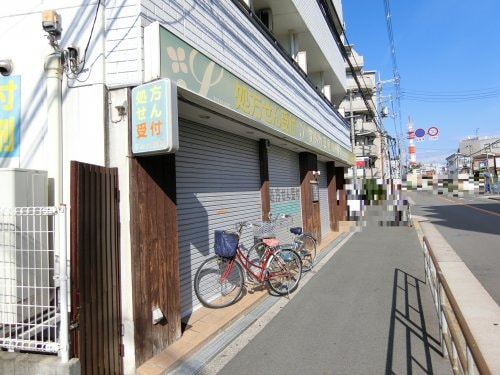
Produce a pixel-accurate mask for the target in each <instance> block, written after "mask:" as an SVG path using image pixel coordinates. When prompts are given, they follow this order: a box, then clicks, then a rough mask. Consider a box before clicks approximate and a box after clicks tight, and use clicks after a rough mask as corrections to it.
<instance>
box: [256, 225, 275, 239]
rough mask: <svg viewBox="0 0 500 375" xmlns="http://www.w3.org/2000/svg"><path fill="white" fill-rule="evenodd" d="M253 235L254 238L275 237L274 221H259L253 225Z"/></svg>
mask: <svg viewBox="0 0 500 375" xmlns="http://www.w3.org/2000/svg"><path fill="white" fill-rule="evenodd" d="M253 235H254V237H256V238H260V239H261V238H273V237H276V223H266V222H263V223H260V224H258V225H254V227H253Z"/></svg>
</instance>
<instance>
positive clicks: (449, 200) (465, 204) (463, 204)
mask: <svg viewBox="0 0 500 375" xmlns="http://www.w3.org/2000/svg"><path fill="white" fill-rule="evenodd" d="M439 198H441V199H443V200H445V201H448V202H451V203H457V204H460V205H462V206H467V207H470V208H473V209H475V210H478V211H482V212H486V213H487V214H492V215H495V216H500V214H499V213H498V212H494V211H490V210H485V209H484V208H479V207H474V206H471V205H470V204H467V203H462V202H457V201H454V200H453V199H448V198H443V197H439Z"/></svg>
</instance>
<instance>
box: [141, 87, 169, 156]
mask: <svg viewBox="0 0 500 375" xmlns="http://www.w3.org/2000/svg"><path fill="white" fill-rule="evenodd" d="M177 133H178V132H177V92H176V90H175V87H174V85H172V84H171V82H170V81H169V80H159V81H155V82H152V83H147V84H145V85H142V86H139V87H136V88H134V89H133V90H132V151H133V152H134V153H136V154H155V153H156V154H158V153H168V152H175V151H176V150H177V148H178V143H179V141H178V135H177Z"/></svg>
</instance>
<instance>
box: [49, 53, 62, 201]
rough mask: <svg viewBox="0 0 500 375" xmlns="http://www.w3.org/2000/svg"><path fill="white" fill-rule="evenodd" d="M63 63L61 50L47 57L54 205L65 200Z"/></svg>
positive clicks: (50, 166) (50, 162)
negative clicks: (63, 174)
mask: <svg viewBox="0 0 500 375" xmlns="http://www.w3.org/2000/svg"><path fill="white" fill-rule="evenodd" d="M62 72H63V70H62V64H61V52H60V51H54V52H52V53H51V54H50V55H48V56H47V57H46V58H45V74H46V76H47V128H48V145H47V146H48V147H47V149H48V151H49V168H48V169H49V178H52V179H53V184H54V186H53V188H54V191H53V194H54V195H53V197H54V201H53V204H54V206H58V205H59V204H61V203H62V202H63V179H62V171H63V153H62Z"/></svg>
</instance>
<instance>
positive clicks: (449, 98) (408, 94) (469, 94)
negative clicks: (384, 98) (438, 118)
mask: <svg viewBox="0 0 500 375" xmlns="http://www.w3.org/2000/svg"><path fill="white" fill-rule="evenodd" d="M499 97H500V88H496V89H485V90H468V91H461V92H438V91H434V92H432V91H419V90H410V89H403V90H402V98H403V99H404V100H409V101H421V102H440V103H446V102H465V101H473V100H486V99H495V98H499Z"/></svg>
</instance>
